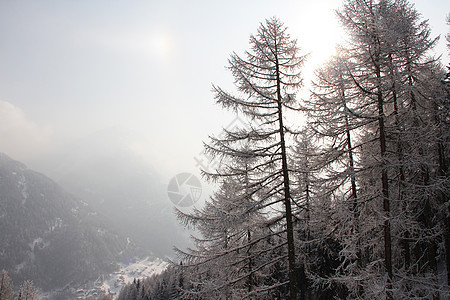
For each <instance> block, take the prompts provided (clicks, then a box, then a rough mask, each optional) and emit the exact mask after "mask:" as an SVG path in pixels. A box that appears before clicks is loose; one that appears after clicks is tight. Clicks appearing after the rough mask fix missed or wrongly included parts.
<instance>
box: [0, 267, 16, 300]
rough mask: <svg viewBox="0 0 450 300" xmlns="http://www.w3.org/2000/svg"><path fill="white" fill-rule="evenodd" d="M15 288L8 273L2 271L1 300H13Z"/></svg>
mask: <svg viewBox="0 0 450 300" xmlns="http://www.w3.org/2000/svg"><path fill="white" fill-rule="evenodd" d="M13 299H14V286H13V283H12V281H11V278H9V276H8V273H7V272H6V271H5V270H2V272H1V273H0V300H13Z"/></svg>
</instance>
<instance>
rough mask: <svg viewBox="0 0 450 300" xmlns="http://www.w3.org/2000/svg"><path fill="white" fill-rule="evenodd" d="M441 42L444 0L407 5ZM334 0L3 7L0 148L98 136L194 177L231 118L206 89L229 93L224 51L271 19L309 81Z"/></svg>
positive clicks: (13, 151) (327, 38)
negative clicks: (119, 135) (284, 30)
mask: <svg viewBox="0 0 450 300" xmlns="http://www.w3.org/2000/svg"><path fill="white" fill-rule="evenodd" d="M413 2H414V3H415V4H416V8H417V9H418V10H419V12H421V13H422V15H423V16H424V18H425V19H429V21H430V25H431V27H432V29H433V34H434V35H435V36H436V35H441V42H440V45H439V48H438V49H437V52H438V53H440V54H441V53H444V56H443V59H444V62H445V63H448V61H449V57H448V56H447V50H446V48H445V34H446V33H447V32H448V31H449V26H447V25H446V22H445V18H446V15H447V14H448V13H450V4H449V3H448V1H447V0H416V1H413ZM340 5H341V1H340V0H317V1H309V0H298V1H293V0H292V1H287V0H286V1H283V0H280V1H273V0H270V1H265V0H264V1H261V0H258V1H242V0H232V1H211V0H209V1H206V0H204V1H194V0H193V1H181V0H180V1H110V0H108V1H107V0H104V1H97V0H94V1H88V0H81V1H68V0H67V1H66V0H59V1H50V0H48V1H41V0H35V1H25V0H20V1H8V0H0V152H6V153H7V154H8V155H10V156H12V157H13V158H15V159H18V160H22V161H24V162H25V163H32V162H33V161H36V160H38V159H39V158H40V157H41V156H44V155H46V154H48V153H51V151H54V149H56V148H58V147H61V146H64V145H65V144H69V143H71V142H72V141H74V140H76V139H79V138H83V137H85V136H87V135H90V134H92V133H94V132H97V131H99V130H102V129H105V128H111V127H115V128H125V129H126V130H129V131H130V132H134V133H133V136H134V137H136V139H135V141H134V142H133V145H130V146H132V148H133V149H134V150H135V151H137V152H139V153H140V154H142V155H145V156H146V157H147V158H148V159H149V160H150V161H151V162H152V163H153V164H154V165H155V167H157V168H158V169H159V170H160V171H161V172H162V173H164V174H166V175H167V178H170V176H171V174H176V173H180V172H185V171H192V169H194V168H195V161H194V159H193V158H194V157H195V156H198V154H199V152H200V151H201V150H202V141H204V140H206V139H207V137H208V135H210V134H213V135H217V134H218V133H220V130H221V128H222V127H223V126H226V125H227V124H228V123H229V122H231V121H232V120H233V115H232V114H231V113H226V112H224V111H222V110H221V109H220V107H218V106H216V105H215V104H214V99H213V94H212V93H211V84H212V83H214V84H216V85H219V86H221V87H224V88H225V89H228V90H232V89H233V85H232V81H233V78H232V76H231V74H230V73H229V72H228V71H227V70H226V69H225V66H226V65H227V59H228V58H229V55H230V54H231V53H232V52H233V51H236V52H237V53H238V54H242V53H243V51H244V50H246V49H248V48H249V44H248V39H249V36H250V34H252V33H255V32H256V30H257V28H258V26H259V23H260V22H263V21H264V19H266V18H270V17H272V16H276V17H279V18H280V19H281V20H282V21H283V22H284V23H285V25H286V26H288V28H289V32H290V33H291V36H292V37H294V38H297V39H298V43H299V46H300V47H301V48H302V49H303V51H304V53H307V52H310V53H311V56H310V59H309V61H308V62H307V63H306V65H305V76H306V78H305V79H306V80H307V81H309V80H310V79H311V78H310V75H308V74H311V72H312V70H313V69H314V68H316V67H317V66H318V64H319V63H320V62H323V61H324V60H326V58H327V57H328V56H330V55H331V54H333V52H334V45H335V43H336V42H338V41H339V37H340V29H339V24H338V22H337V20H336V18H335V15H334V10H335V9H336V8H338V7H340Z"/></svg>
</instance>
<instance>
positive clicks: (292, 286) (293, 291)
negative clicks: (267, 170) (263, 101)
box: [275, 46, 297, 300]
mask: <svg viewBox="0 0 450 300" xmlns="http://www.w3.org/2000/svg"><path fill="white" fill-rule="evenodd" d="M275 51H277V48H276V46H275ZM276 77H277V99H278V101H277V102H278V126H279V130H280V143H281V161H282V172H283V185H284V206H285V210H286V235H287V244H288V264H289V267H288V269H289V270H288V272H289V293H290V299H292V300H294V299H297V276H296V272H295V244H294V227H293V222H292V207H291V193H290V188H289V169H288V164H287V152H286V142H285V140H284V125H283V113H282V108H283V106H282V103H281V101H282V97H281V80H280V70H279V63H278V61H276Z"/></svg>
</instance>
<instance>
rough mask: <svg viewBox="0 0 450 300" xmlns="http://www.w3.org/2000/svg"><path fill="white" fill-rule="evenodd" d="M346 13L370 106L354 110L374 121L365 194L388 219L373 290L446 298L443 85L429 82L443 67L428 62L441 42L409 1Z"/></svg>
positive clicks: (369, 129)
mask: <svg viewBox="0 0 450 300" xmlns="http://www.w3.org/2000/svg"><path fill="white" fill-rule="evenodd" d="M339 16H340V19H341V21H342V23H343V25H344V27H345V28H346V29H347V31H348V33H349V34H350V38H351V40H350V44H349V45H348V47H347V49H346V50H345V54H346V56H347V57H348V60H349V63H350V64H351V68H347V72H346V76H347V77H349V78H351V80H352V82H353V90H355V91H357V96H356V98H357V99H358V102H359V103H358V105H359V107H365V111H364V114H354V112H353V111H352V110H350V113H351V114H352V115H353V117H355V118H357V119H359V120H365V121H366V125H365V127H364V129H365V132H364V141H365V142H364V143H361V145H363V147H362V148H361V149H362V150H361V153H362V154H363V156H364V157H363V159H362V160H361V163H360V165H361V172H360V176H364V177H365V178H363V182H362V183H361V185H360V191H361V192H362V193H360V195H361V194H363V195H364V197H365V198H366V199H373V201H372V202H373V203H377V202H378V203H379V205H378V206H379V208H381V209H377V207H376V205H375V206H373V207H372V208H373V209H374V210H373V211H374V212H378V213H379V214H380V216H381V218H378V219H379V222H381V223H382V229H383V235H382V236H383V241H384V245H383V246H384V247H383V249H379V250H382V251H380V252H379V253H381V254H382V256H381V257H382V261H383V266H384V270H385V273H384V274H385V275H384V274H383V272H380V273H379V275H375V274H376V273H377V272H375V273H373V272H372V274H373V275H374V276H375V277H373V280H375V281H373V283H374V284H371V286H372V291H373V293H375V295H377V294H378V295H380V294H379V293H380V291H383V292H382V293H384V294H385V296H386V297H387V298H388V299H392V298H393V297H394V296H395V297H396V298H397V297H406V298H408V297H413V296H418V295H420V296H423V295H431V294H433V295H434V297H438V293H437V290H438V289H439V286H438V285H437V280H438V278H437V262H436V257H437V252H436V249H437V243H438V242H439V239H440V234H439V231H440V228H442V226H441V225H440V224H438V223H436V221H435V220H433V218H432V215H433V212H434V211H436V208H437V205H436V199H433V198H434V197H433V196H432V195H433V194H436V192H438V191H442V187H443V186H442V184H441V183H442V180H435V178H436V176H435V171H433V169H434V167H433V165H436V162H437V159H436V155H435V154H432V153H436V151H433V150H432V149H433V148H436V145H437V144H438V143H437V141H438V140H439V139H440V137H439V134H436V133H437V132H438V131H439V130H436V129H437V128H436V122H433V121H432V119H433V118H432V117H430V116H432V115H433V109H432V107H434V106H435V104H436V99H439V97H437V96H436V94H435V95H434V96H431V95H432V94H433V93H432V92H431V91H432V90H435V87H436V84H431V85H430V84H429V83H430V82H429V81H428V82H427V83H428V84H427V85H423V84H421V82H425V81H427V79H425V78H427V76H424V75H425V74H430V73H432V72H430V71H431V69H433V68H434V65H435V64H434V61H433V60H432V59H431V60H430V59H427V57H426V54H427V52H428V51H429V50H430V49H431V48H432V46H433V45H434V43H435V40H432V39H430V30H429V28H428V26H427V24H426V22H421V21H420V17H419V14H418V13H417V12H416V11H415V10H414V8H413V7H412V6H411V5H409V4H408V2H406V1H403V0H398V1H397V0H393V1H389V0H381V1H371V0H348V1H346V2H345V5H344V8H343V9H342V10H341V12H340V13H339ZM430 68H431V69H430ZM428 79H430V77H428ZM377 144H378V145H377ZM370 145H372V146H370ZM375 146H377V147H378V150H376V147H375ZM371 176H378V179H377V178H376V177H375V178H372V179H371V178H370V177H371ZM373 184H378V185H379V187H380V190H381V193H378V192H377V190H376V189H373V188H372V186H373ZM363 187H364V188H363ZM359 198H360V197H359ZM367 212H368V213H369V214H371V212H370V211H367ZM372 216H373V214H372ZM376 223H377V222H375V224H376ZM399 237H401V238H399ZM412 243H413V244H414V249H410V244H412ZM373 250H374V251H371V253H368V254H369V261H371V262H373V264H372V263H369V265H368V266H370V267H371V269H372V270H376V269H377V268H376V263H375V262H376V261H377V257H378V255H377V252H378V250H377V249H376V248H374V249H373ZM400 250H401V251H400ZM378 259H379V258H378ZM394 273H395V274H394ZM394 275H395V276H394ZM376 277H378V279H376ZM373 287H378V289H379V290H378V291H376V288H375V289H373ZM411 287H414V289H411ZM366 296H368V295H367V292H366Z"/></svg>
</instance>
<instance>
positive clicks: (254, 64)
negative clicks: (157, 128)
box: [205, 18, 304, 299]
mask: <svg viewBox="0 0 450 300" xmlns="http://www.w3.org/2000/svg"><path fill="white" fill-rule="evenodd" d="M250 44H251V50H250V51H248V52H246V53H245V56H246V58H241V57H239V56H238V55H237V54H233V55H232V56H231V58H230V59H229V69H230V71H231V72H232V74H233V76H234V78H235V85H236V87H237V90H238V92H239V94H238V95H232V94H230V93H228V92H225V91H224V90H222V89H221V88H219V87H217V86H214V87H213V89H214V92H215V98H216V100H217V103H218V104H220V105H222V106H223V107H224V108H227V109H231V110H233V111H236V112H239V113H241V114H243V115H244V116H245V117H247V118H248V119H249V126H248V128H240V129H237V130H225V137H224V138H212V139H211V142H210V143H209V144H206V146H205V147H206V151H207V153H209V154H210V155H211V156H212V157H213V158H216V159H221V160H222V161H223V162H224V164H223V165H222V166H220V167H219V168H218V169H217V170H216V172H213V173H209V174H205V175H206V177H207V178H208V179H210V180H215V181H217V182H219V183H221V179H220V178H226V177H230V176H231V177H233V176H236V175H243V173H242V169H238V170H236V169H234V167H233V165H230V166H227V165H226V163H229V162H230V161H231V162H232V161H233V159H239V158H249V159H253V160H254V161H252V164H251V166H250V168H248V169H247V175H245V176H247V177H248V179H249V189H247V190H246V194H247V195H246V196H244V197H239V196H238V197H235V198H236V199H235V201H238V200H240V199H241V200H242V199H243V198H249V197H251V199H252V201H253V202H254V204H253V206H252V207H251V210H250V211H257V212H260V213H265V214H266V215H267V217H268V218H269V220H267V221H266V222H265V224H264V226H262V228H269V229H270V231H269V232H271V233H270V234H268V235H267V236H266V237H259V238H256V237H250V243H251V244H255V243H257V240H258V239H259V240H261V241H263V240H266V241H269V243H274V242H275V243H276V244H273V245H270V248H267V249H265V250H264V251H262V250H257V251H260V253H261V255H262V254H267V257H270V261H267V262H265V263H263V264H262V265H260V266H259V267H256V266H255V267H253V269H252V270H251V271H250V273H251V274H256V273H257V272H259V270H262V269H264V268H266V267H268V266H271V265H272V266H274V265H277V264H278V266H279V267H281V270H283V269H284V275H285V276H284V275H282V276H281V277H279V278H280V279H282V280H283V281H281V282H271V281H270V280H269V281H268V284H265V285H264V286H261V288H260V289H255V290H252V291H251V292H250V293H251V295H258V294H261V293H268V291H270V290H271V289H276V288H280V287H282V286H286V285H288V286H289V292H288V294H289V296H288V297H290V298H291V299H296V297H297V279H296V271H297V270H296V254H295V244H294V228H293V216H292V205H293V202H294V201H295V199H293V197H292V195H291V187H290V184H291V183H290V178H289V176H290V172H291V169H292V168H291V167H290V166H289V165H288V161H289V159H288V156H289V143H290V142H291V140H290V139H289V138H288V137H287V134H288V133H289V132H290V130H289V128H288V127H287V126H286V125H285V122H286V120H285V118H284V113H285V112H286V110H289V109H291V108H293V107H294V106H295V105H296V100H295V93H296V91H297V89H298V88H299V87H300V86H301V77H300V67H301V66H302V64H303V60H304V57H303V56H300V55H299V49H298V47H297V43H296V41H295V40H292V39H291V38H290V36H289V34H288V33H287V29H286V27H285V26H284V25H283V24H282V23H281V22H280V20H278V19H276V18H272V19H269V20H266V22H265V23H263V24H261V25H260V27H259V29H258V33H257V35H252V36H251V37H250ZM259 189H261V190H259ZM227 197H230V196H229V195H228V196H227ZM235 203H236V204H239V203H238V202H235ZM240 209H244V211H245V209H247V208H246V207H245V205H244V206H242V207H240ZM258 227H261V226H260V225H258ZM254 228H257V227H253V230H255V229H254ZM224 234H225V236H223V237H228V238H230V236H229V233H225V232H224ZM251 235H252V234H250V236H251ZM281 236H283V238H281ZM283 239H285V241H283ZM246 247H247V246H246ZM275 249H277V250H279V249H281V250H282V251H281V252H280V253H279V254H280V255H275V256H276V257H274V253H277V252H276V251H273V250H275ZM246 261H247V262H248V259H246ZM279 270H280V269H279ZM239 276H240V275H237V277H235V279H234V280H240V279H241V277H239ZM248 279H249V278H248ZM252 280H254V279H250V282H251V281H252ZM286 296H287V295H285V297H286Z"/></svg>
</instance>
